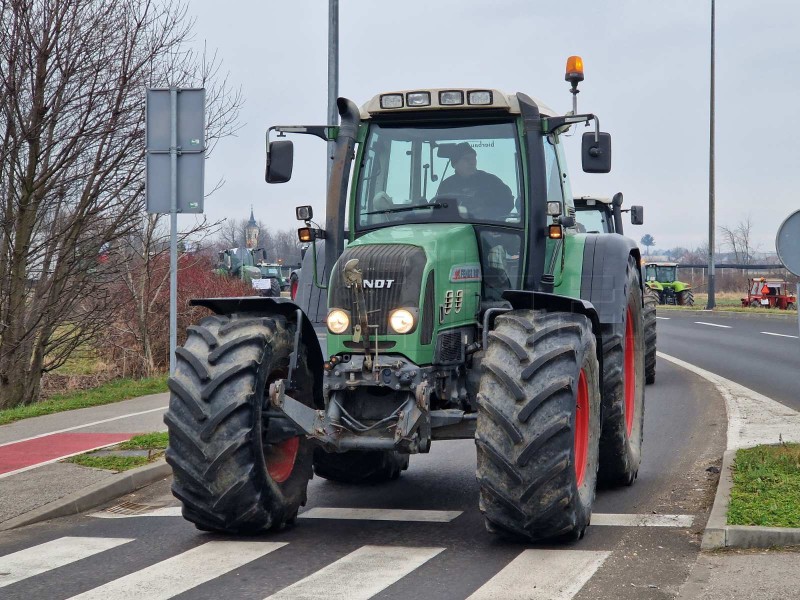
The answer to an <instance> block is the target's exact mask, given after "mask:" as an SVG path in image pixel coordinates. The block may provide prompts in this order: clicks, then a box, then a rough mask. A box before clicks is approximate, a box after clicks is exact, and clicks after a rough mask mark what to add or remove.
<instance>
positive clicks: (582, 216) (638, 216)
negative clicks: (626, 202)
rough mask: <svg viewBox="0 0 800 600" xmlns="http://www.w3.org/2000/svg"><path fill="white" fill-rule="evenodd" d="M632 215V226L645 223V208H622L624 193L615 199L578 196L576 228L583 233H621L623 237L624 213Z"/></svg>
mask: <svg viewBox="0 0 800 600" xmlns="http://www.w3.org/2000/svg"><path fill="white" fill-rule="evenodd" d="M624 212H630V213H631V225H642V224H643V223H644V208H643V207H642V206H631V207H630V208H629V209H623V208H622V192H617V193H616V194H614V196H613V198H601V197H598V196H578V197H576V198H575V220H576V221H577V224H576V227H577V228H578V231H579V232H582V233H619V234H620V235H623V225H622V213H624Z"/></svg>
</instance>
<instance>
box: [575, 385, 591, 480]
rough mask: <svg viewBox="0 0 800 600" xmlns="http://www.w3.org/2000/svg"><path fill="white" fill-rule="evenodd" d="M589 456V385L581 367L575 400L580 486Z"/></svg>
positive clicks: (576, 452) (576, 464) (576, 465)
mask: <svg viewBox="0 0 800 600" xmlns="http://www.w3.org/2000/svg"><path fill="white" fill-rule="evenodd" d="M588 456H589V386H588V384H587V383H586V375H584V373H583V369H581V373H580V375H579V376H578V395H577V398H576V400H575V477H576V479H577V480H578V487H580V486H581V485H582V484H583V478H584V476H585V475H586V459H587V457H588Z"/></svg>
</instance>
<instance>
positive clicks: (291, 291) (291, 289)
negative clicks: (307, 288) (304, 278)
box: [289, 279, 297, 300]
mask: <svg viewBox="0 0 800 600" xmlns="http://www.w3.org/2000/svg"><path fill="white" fill-rule="evenodd" d="M289 295H290V296H291V297H292V300H294V299H295V298H296V297H297V280H296V279H293V280H292V282H291V283H290V284H289Z"/></svg>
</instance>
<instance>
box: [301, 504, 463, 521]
mask: <svg viewBox="0 0 800 600" xmlns="http://www.w3.org/2000/svg"><path fill="white" fill-rule="evenodd" d="M461 512H462V511H460V510H401V509H394V508H323V507H318V508H312V509H310V510H307V511H306V512H304V513H300V514H299V515H297V517H298V518H299V519H353V520H359V521H414V522H419V523H449V522H450V521H452V520H453V519H455V518H456V517H457V516H459V515H460V514H461Z"/></svg>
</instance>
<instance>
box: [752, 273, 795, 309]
mask: <svg viewBox="0 0 800 600" xmlns="http://www.w3.org/2000/svg"><path fill="white" fill-rule="evenodd" d="M788 290H789V282H788V281H780V280H776V279H766V278H765V277H757V278H754V279H753V281H752V285H751V286H750V289H749V290H748V291H747V298H742V306H749V307H751V308H778V309H780V310H797V296H795V295H794V294H791V293H789V291H788Z"/></svg>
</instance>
